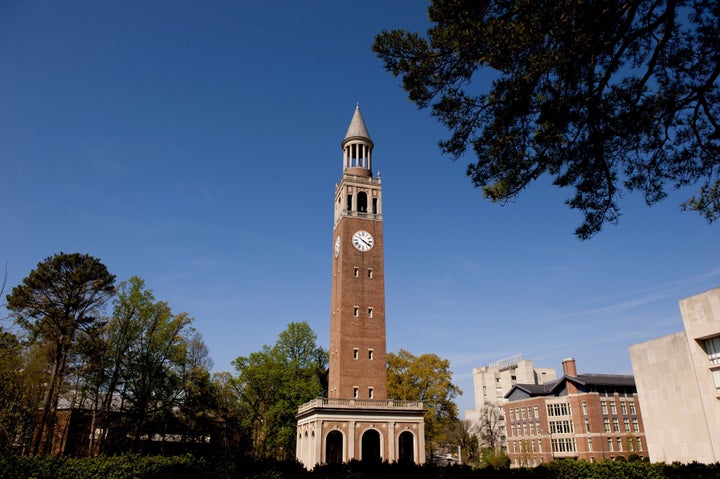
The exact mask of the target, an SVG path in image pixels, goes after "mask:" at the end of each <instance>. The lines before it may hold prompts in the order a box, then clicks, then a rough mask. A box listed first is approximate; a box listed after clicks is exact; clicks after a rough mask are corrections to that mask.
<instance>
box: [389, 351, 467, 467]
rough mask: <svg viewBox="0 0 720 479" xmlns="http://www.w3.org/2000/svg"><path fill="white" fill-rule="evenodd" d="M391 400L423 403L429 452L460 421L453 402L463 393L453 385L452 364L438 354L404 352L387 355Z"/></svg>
mask: <svg viewBox="0 0 720 479" xmlns="http://www.w3.org/2000/svg"><path fill="white" fill-rule="evenodd" d="M387 365H388V370H387V381H388V397H390V398H393V399H400V400H407V401H418V400H420V401H423V403H424V405H425V408H426V410H425V418H424V419H425V446H426V449H427V452H430V453H431V452H432V451H433V450H434V449H435V447H436V446H437V445H439V444H442V443H443V442H444V441H446V440H447V435H448V433H449V432H450V431H451V430H452V427H453V425H454V423H455V421H457V416H458V410H457V406H456V405H455V403H454V402H453V399H454V398H455V397H456V396H457V395H458V394H462V391H461V390H460V388H458V387H457V386H456V385H454V384H453V383H452V371H450V361H448V360H447V359H441V358H440V357H439V356H438V355H436V354H423V355H421V356H415V355H413V354H412V353H410V352H408V351H406V350H404V349H401V350H400V351H399V352H398V353H397V354H395V353H388V355H387Z"/></svg>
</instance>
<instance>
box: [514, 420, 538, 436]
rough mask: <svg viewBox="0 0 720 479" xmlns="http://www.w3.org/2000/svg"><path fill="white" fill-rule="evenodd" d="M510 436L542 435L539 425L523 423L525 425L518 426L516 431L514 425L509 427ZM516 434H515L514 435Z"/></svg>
mask: <svg viewBox="0 0 720 479" xmlns="http://www.w3.org/2000/svg"><path fill="white" fill-rule="evenodd" d="M510 431H511V432H510V435H511V436H528V435H530V436H534V435H536V434H542V432H541V431H540V423H539V422H538V423H537V424H536V423H533V422H531V423H529V424H527V423H525V424H518V425H517V429H516V428H515V424H511V425H510ZM516 432H517V434H516Z"/></svg>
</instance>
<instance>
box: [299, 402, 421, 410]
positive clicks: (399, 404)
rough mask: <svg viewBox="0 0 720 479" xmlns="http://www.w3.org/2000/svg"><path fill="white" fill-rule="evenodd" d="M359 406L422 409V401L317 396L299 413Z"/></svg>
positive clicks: (361, 407) (300, 408) (363, 407)
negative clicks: (317, 409)
mask: <svg viewBox="0 0 720 479" xmlns="http://www.w3.org/2000/svg"><path fill="white" fill-rule="evenodd" d="M320 407H322V408H329V409H332V408H338V409H340V408H348V407H350V408H358V409H422V408H423V403H422V401H398V400H395V399H336V398H315V399H313V400H311V401H308V402H306V403H305V404H303V405H302V406H300V407H299V408H298V413H302V412H305V411H307V410H309V409H312V408H320Z"/></svg>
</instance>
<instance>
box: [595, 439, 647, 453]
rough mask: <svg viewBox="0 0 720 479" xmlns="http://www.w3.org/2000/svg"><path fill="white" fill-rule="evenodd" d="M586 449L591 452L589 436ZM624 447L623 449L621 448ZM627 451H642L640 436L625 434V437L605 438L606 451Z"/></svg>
mask: <svg viewBox="0 0 720 479" xmlns="http://www.w3.org/2000/svg"><path fill="white" fill-rule="evenodd" d="M587 441H588V451H589V452H593V440H592V438H591V437H589V438H588V440H587ZM623 448H624V449H623ZM623 450H625V451H629V452H635V451H642V450H643V449H642V438H640V437H636V436H627V437H624V438H623V437H616V438H615V439H613V438H612V437H609V438H607V451H608V452H615V451H617V452H623Z"/></svg>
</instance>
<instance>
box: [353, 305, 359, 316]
mask: <svg viewBox="0 0 720 479" xmlns="http://www.w3.org/2000/svg"><path fill="white" fill-rule="evenodd" d="M359 315H360V308H359V307H358V306H355V307H353V316H355V317H356V318H357V317H358V316H359Z"/></svg>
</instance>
